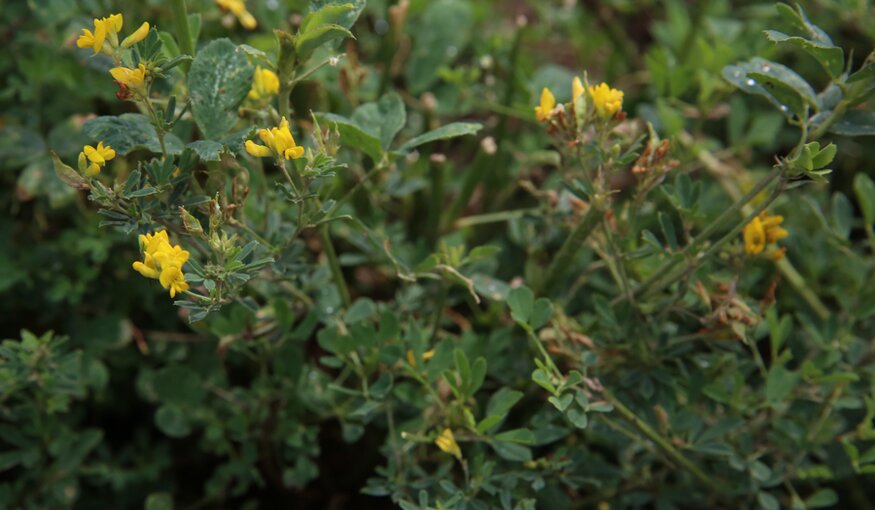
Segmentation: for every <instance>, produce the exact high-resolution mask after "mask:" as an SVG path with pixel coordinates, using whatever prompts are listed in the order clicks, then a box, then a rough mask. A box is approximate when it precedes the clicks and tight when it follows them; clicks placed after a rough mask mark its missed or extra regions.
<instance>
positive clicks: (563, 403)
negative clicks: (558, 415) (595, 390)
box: [547, 393, 574, 412]
mask: <svg viewBox="0 0 875 510" xmlns="http://www.w3.org/2000/svg"><path fill="white" fill-rule="evenodd" d="M572 400H574V395H572V394H571V393H566V394H565V395H562V396H561V397H550V398H548V399H547V402H550V403H551V404H553V407H555V408H556V409H558V410H559V412H565V410H566V409H568V406H570V405H571V402H572Z"/></svg>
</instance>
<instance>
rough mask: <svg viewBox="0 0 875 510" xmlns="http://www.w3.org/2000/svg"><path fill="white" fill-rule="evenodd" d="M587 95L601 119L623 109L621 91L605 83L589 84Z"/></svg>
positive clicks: (610, 116) (607, 117)
mask: <svg viewBox="0 0 875 510" xmlns="http://www.w3.org/2000/svg"><path fill="white" fill-rule="evenodd" d="M589 95H590V96H592V104H593V107H594V108H595V112H596V114H597V115H598V116H599V117H601V118H602V119H605V120H607V119H610V118H612V117H613V116H614V115H616V114H617V112H618V111H620V110H622V109H623V91H621V90H617V89H612V88H611V87H609V86H608V84H607V83H599V84H598V85H590V86H589Z"/></svg>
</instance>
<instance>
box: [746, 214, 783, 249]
mask: <svg viewBox="0 0 875 510" xmlns="http://www.w3.org/2000/svg"><path fill="white" fill-rule="evenodd" d="M783 222H784V217H783V216H779V215H774V216H772V215H769V214H766V212H765V211H763V212H762V213H760V215H759V216H757V217H755V218H754V219H752V220H751V221H750V223H748V224H747V225H745V227H744V232H743V236H744V251H746V252H747V253H749V254H751V255H758V254H760V253H762V252H763V250H765V249H766V246H767V245H769V244H774V243H776V242H778V241H779V240H781V239H784V238H785V237H787V236H788V235H790V233H789V232H787V230H785V229H784V228H782V227H781V223H783ZM785 252H786V249H785V248H781V249H779V250H776V251H775V252H774V253H773V254H772V258H774V259H775V260H780V259H781V258H783V257H784V253H785Z"/></svg>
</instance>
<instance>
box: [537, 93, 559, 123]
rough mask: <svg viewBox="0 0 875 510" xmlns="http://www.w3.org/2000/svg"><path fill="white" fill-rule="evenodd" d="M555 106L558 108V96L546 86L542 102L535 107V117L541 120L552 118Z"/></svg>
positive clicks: (542, 94)
mask: <svg viewBox="0 0 875 510" xmlns="http://www.w3.org/2000/svg"><path fill="white" fill-rule="evenodd" d="M554 108H556V97H555V96H554V95H553V93H552V92H550V89H548V88H547V87H544V90H542V91H541V104H540V105H538V106H536V107H535V118H536V119H538V121H540V122H544V121H547V120H550V117H551V116H552V115H553V109H554Z"/></svg>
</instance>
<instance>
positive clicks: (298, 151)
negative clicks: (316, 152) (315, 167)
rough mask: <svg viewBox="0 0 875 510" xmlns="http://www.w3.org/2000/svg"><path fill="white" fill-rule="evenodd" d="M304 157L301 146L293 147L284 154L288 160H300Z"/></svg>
mask: <svg viewBox="0 0 875 510" xmlns="http://www.w3.org/2000/svg"><path fill="white" fill-rule="evenodd" d="M303 155H304V148H303V147H300V146H296V147H291V148H288V149H286V151H285V152H284V153H283V157H285V158H286V159H298V158H300V157H301V156H303Z"/></svg>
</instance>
